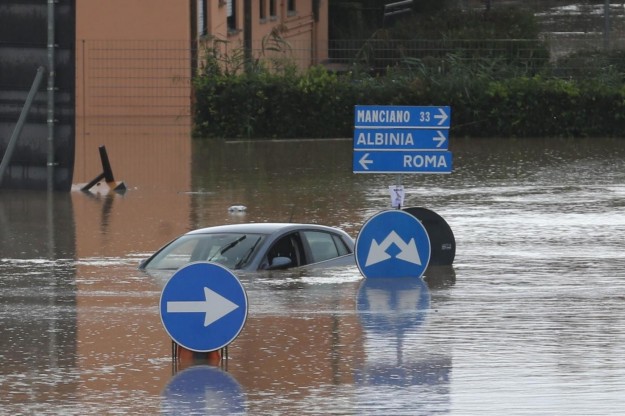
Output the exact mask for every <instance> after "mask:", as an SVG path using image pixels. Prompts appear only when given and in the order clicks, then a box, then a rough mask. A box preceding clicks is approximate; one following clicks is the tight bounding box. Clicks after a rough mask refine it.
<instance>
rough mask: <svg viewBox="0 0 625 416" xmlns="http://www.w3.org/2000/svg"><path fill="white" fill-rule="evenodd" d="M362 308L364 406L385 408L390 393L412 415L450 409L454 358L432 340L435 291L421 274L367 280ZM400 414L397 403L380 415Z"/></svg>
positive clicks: (359, 375) (358, 372) (359, 379)
mask: <svg viewBox="0 0 625 416" xmlns="http://www.w3.org/2000/svg"><path fill="white" fill-rule="evenodd" d="M357 310H358V315H359V317H360V320H361V322H362V327H363V331H364V337H365V342H364V348H365V362H364V363H363V365H362V367H360V368H355V369H354V382H355V383H356V384H357V385H358V388H357V389H356V391H357V392H358V393H357V395H356V401H357V403H358V407H359V408H364V409H378V410H380V409H385V406H388V398H389V397H393V403H394V404H397V403H401V406H402V408H403V409H406V411H408V413H409V414H428V415H429V414H445V413H448V411H449V406H450V387H449V382H450V376H451V369H452V360H451V357H450V355H449V353H448V352H447V351H446V350H445V348H440V347H441V346H440V345H438V342H437V341H435V342H431V338H430V339H428V319H427V318H428V317H429V316H430V315H429V310H430V291H429V289H428V286H427V285H426V284H425V282H424V281H423V280H422V279H364V280H363V281H362V284H361V286H360V288H359V290H358V295H357ZM386 413H388V414H392V413H396V408H394V410H390V409H389V411H388V412H384V411H382V413H381V414H386Z"/></svg>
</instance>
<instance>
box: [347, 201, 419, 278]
mask: <svg viewBox="0 0 625 416" xmlns="http://www.w3.org/2000/svg"><path fill="white" fill-rule="evenodd" d="M355 251H356V265H357V266H358V269H359V270H360V273H361V274H362V275H363V276H364V277H367V278H385V277H386V278H392V277H416V278H420V277H421V276H423V273H424V272H425V269H426V268H427V266H428V263H429V261H430V253H431V247H430V238H429V236H428V233H427V231H426V230H425V227H424V226H423V224H421V222H420V221H419V220H418V219H417V218H415V217H414V216H412V215H410V214H408V213H407V212H404V211H401V210H390V211H382V212H380V213H378V214H376V215H374V216H373V217H371V218H369V220H367V222H366V223H365V224H364V225H363V226H362V228H361V229H360V233H359V234H358V237H357V238H356V248H355Z"/></svg>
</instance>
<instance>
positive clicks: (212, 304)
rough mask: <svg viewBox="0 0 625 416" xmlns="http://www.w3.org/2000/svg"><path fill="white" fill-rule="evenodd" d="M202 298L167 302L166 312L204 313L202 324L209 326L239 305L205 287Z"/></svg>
mask: <svg viewBox="0 0 625 416" xmlns="http://www.w3.org/2000/svg"><path fill="white" fill-rule="evenodd" d="M204 298H205V300H202V301H181V302H167V312H168V313H204V314H205V315H204V326H209V325H210V324H212V323H213V322H215V321H217V320H219V319H221V318H223V317H224V316H226V315H228V314H229V313H230V312H232V311H233V310H235V309H237V308H238V307H239V305H237V304H236V303H233V302H231V301H229V300H228V299H226V298H224V297H223V296H221V295H220V294H218V293H215V292H213V291H212V290H210V289H209V288H207V287H205V288H204Z"/></svg>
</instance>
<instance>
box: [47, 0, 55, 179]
mask: <svg viewBox="0 0 625 416" xmlns="http://www.w3.org/2000/svg"><path fill="white" fill-rule="evenodd" d="M55 2H56V0H48V117H47V121H48V163H47V165H48V190H52V188H53V184H54V166H55V163H54V89H55V71H56V69H55V65H54V49H55V47H56V45H55V36H54V31H55V20H54V4H55Z"/></svg>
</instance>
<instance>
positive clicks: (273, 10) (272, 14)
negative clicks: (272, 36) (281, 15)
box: [269, 0, 278, 18]
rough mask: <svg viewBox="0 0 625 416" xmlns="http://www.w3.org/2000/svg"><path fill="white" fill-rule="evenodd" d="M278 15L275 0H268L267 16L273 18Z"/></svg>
mask: <svg viewBox="0 0 625 416" xmlns="http://www.w3.org/2000/svg"><path fill="white" fill-rule="evenodd" d="M276 16H278V11H277V10H276V0H269V17H273V18H275V17H276Z"/></svg>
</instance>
